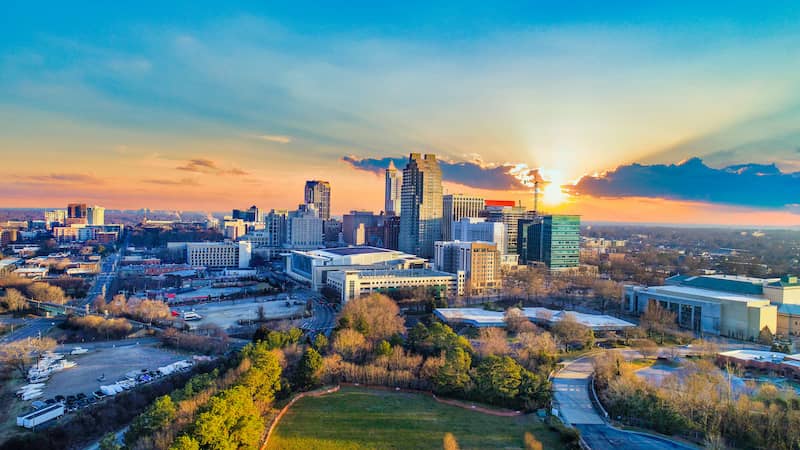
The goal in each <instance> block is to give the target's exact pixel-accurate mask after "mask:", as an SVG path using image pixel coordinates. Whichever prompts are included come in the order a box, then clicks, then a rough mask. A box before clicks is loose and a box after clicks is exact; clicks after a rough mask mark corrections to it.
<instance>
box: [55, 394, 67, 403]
mask: <svg viewBox="0 0 800 450" xmlns="http://www.w3.org/2000/svg"><path fill="white" fill-rule="evenodd" d="M54 398H55V399H56V401H57V402H59V403H64V401H65V400H66V398H64V396H63V395H56V396H55V397H54Z"/></svg>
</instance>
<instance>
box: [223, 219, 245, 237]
mask: <svg viewBox="0 0 800 450" xmlns="http://www.w3.org/2000/svg"><path fill="white" fill-rule="evenodd" d="M246 233H247V225H245V223H244V221H243V220H242V219H233V218H231V217H230V216H228V217H225V222H223V225H222V234H223V235H224V236H225V239H230V240H232V241H235V240H237V239H239V238H240V237H242V236H244V235H245V234H246Z"/></svg>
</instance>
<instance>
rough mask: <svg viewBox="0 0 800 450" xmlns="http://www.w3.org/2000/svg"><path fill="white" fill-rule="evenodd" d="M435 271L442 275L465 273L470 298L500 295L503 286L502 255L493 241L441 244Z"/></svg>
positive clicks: (439, 242) (436, 249)
mask: <svg viewBox="0 0 800 450" xmlns="http://www.w3.org/2000/svg"><path fill="white" fill-rule="evenodd" d="M435 252H436V255H435V257H434V264H433V268H434V269H435V270H440V271H442V272H449V273H458V272H464V274H465V276H466V287H465V289H464V292H465V294H466V295H484V294H489V293H494V292H497V290H499V289H500V287H501V286H502V277H501V276H500V265H501V256H500V251H499V250H498V249H497V244H493V243H491V242H460V241H438V242H436V248H435Z"/></svg>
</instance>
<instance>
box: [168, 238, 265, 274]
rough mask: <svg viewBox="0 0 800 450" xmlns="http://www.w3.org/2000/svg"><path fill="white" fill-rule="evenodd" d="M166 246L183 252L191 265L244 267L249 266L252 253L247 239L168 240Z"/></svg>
mask: <svg viewBox="0 0 800 450" xmlns="http://www.w3.org/2000/svg"><path fill="white" fill-rule="evenodd" d="M167 248H168V249H170V250H171V251H180V252H185V254H186V262H187V264H189V265H191V266H193V267H198V266H199V267H208V268H230V267H238V268H240V269H244V268H247V267H250V257H251V255H252V246H251V245H250V242H249V241H238V242H232V241H224V242H169V243H168V244H167Z"/></svg>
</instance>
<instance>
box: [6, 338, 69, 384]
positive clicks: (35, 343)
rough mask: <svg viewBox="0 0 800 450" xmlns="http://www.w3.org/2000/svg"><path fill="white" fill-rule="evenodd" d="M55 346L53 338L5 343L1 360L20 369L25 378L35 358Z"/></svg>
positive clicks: (15, 368) (8, 365) (11, 366)
mask: <svg viewBox="0 0 800 450" xmlns="http://www.w3.org/2000/svg"><path fill="white" fill-rule="evenodd" d="M55 347H56V341H55V340H54V339H51V338H40V339H28V340H20V341H15V342H12V343H10V344H5V345H3V348H2V351H0V362H2V364H3V365H4V366H6V367H8V368H10V369H13V370H17V371H19V374H20V376H22V377H23V378H24V377H25V376H26V375H27V374H28V368H29V367H30V366H31V364H32V363H33V361H34V359H35V358H37V357H38V356H39V355H41V354H42V353H44V352H46V351H48V350H52V349H54V348H55Z"/></svg>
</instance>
